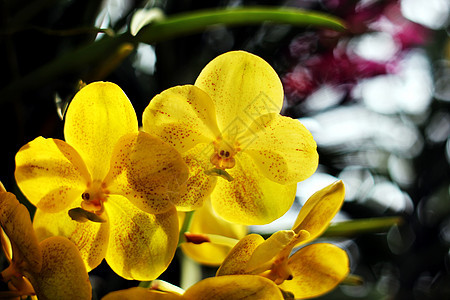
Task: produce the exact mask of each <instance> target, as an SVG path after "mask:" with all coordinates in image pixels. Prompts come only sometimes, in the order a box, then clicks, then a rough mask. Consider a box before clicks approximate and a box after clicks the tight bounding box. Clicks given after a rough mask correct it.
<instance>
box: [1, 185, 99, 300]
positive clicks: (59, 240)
mask: <svg viewBox="0 0 450 300" xmlns="http://www.w3.org/2000/svg"><path fill="white" fill-rule="evenodd" d="M0 224H1V228H2V231H1V244H2V246H3V248H4V249H5V250H6V251H5V254H6V257H7V258H8V260H9V261H10V265H9V266H8V268H6V269H5V270H3V271H2V272H1V276H0V279H1V280H3V281H4V282H6V283H8V286H9V287H10V291H9V292H0V298H2V299H3V298H13V297H22V296H32V295H37V296H38V298H39V300H45V299H80V300H81V299H91V297H92V288H91V284H90V282H89V277H88V274H87V271H86V267H85V266H84V263H83V260H82V259H81V255H80V253H79V251H78V249H77V248H76V246H75V245H74V244H73V243H72V242H70V241H69V240H68V239H66V238H63V237H51V238H48V239H45V240H44V241H42V242H40V243H38V240H37V238H36V235H35V233H34V230H33V226H32V224H31V219H30V215H29V213H28V210H27V209H26V207H25V206H24V205H22V204H20V203H19V201H17V198H16V196H14V194H12V193H8V192H6V191H5V190H4V187H3V186H2V185H1V183H0ZM3 230H4V231H3Z"/></svg>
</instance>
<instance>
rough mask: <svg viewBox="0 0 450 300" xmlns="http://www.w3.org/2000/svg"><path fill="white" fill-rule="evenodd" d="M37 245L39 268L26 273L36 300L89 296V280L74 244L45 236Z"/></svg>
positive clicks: (90, 295)
mask: <svg viewBox="0 0 450 300" xmlns="http://www.w3.org/2000/svg"><path fill="white" fill-rule="evenodd" d="M39 245H40V247H41V248H42V261H43V265H42V269H41V271H40V272H38V273H34V272H31V273H30V274H29V275H27V277H28V278H30V281H31V283H32V284H33V287H34V289H35V291H36V294H37V296H38V297H39V300H41V299H42V300H46V299H68V300H71V299H73V300H75V299H79V300H85V299H86V300H89V299H91V298H92V287H91V283H90V282H89V276H88V273H87V271H86V268H85V266H84V264H83V260H82V259H81V256H80V253H79V252H78V250H77V247H76V246H75V245H74V244H73V243H72V242H70V241H69V240H68V239H66V238H63V237H60V236H55V237H51V238H48V239H46V240H44V241H42V242H41V243H40V244H39Z"/></svg>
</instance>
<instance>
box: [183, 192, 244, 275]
mask: <svg viewBox="0 0 450 300" xmlns="http://www.w3.org/2000/svg"><path fill="white" fill-rule="evenodd" d="M189 232H191V233H207V234H208V233H209V234H217V235H221V236H224V237H229V238H235V239H241V238H243V237H244V236H245V235H246V234H247V227H246V226H243V225H239V224H234V223H230V222H227V221H225V220H223V219H222V218H220V217H219V216H218V215H217V214H216V213H215V212H214V211H213V210H212V208H211V204H210V202H209V201H208V202H207V203H205V204H204V205H203V207H201V208H199V209H197V210H196V211H195V214H194V217H193V220H192V224H191V228H190V230H189ZM181 248H182V249H183V252H184V253H185V254H186V255H187V256H189V257H190V258H192V259H194V260H195V261H197V262H199V263H201V264H205V265H210V266H218V265H220V264H221V263H222V261H223V260H224V259H225V257H226V256H227V255H228V253H229V252H230V251H231V248H232V247H231V246H228V245H217V244H214V243H202V244H199V245H196V244H192V243H183V244H182V245H181Z"/></svg>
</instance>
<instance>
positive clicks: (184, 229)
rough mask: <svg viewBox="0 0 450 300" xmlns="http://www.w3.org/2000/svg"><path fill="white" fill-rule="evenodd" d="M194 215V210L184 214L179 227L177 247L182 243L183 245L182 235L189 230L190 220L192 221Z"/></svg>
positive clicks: (183, 238)
mask: <svg viewBox="0 0 450 300" xmlns="http://www.w3.org/2000/svg"><path fill="white" fill-rule="evenodd" d="M194 213H195V210H193V211H188V212H186V214H185V216H184V221H183V225H182V226H181V229H180V235H179V237H178V246H180V245H181V244H182V243H184V242H185V241H186V238H185V237H184V233H185V232H188V231H189V229H190V228H191V224H192V220H193V219H194Z"/></svg>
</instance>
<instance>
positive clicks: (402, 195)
mask: <svg viewBox="0 0 450 300" xmlns="http://www.w3.org/2000/svg"><path fill="white" fill-rule="evenodd" d="M248 5H270V6H282V7H285V6H287V7H297V8H304V9H308V10H315V11H321V12H325V13H328V14H331V15H334V16H337V17H339V18H342V19H343V20H344V21H345V24H346V26H347V30H346V31H342V32H337V31H333V30H330V29H324V28H317V27H312V26H303V27H298V26H291V25H286V24H273V23H271V22H263V23H261V24H258V25H252V26H237V27H227V26H225V25H223V24H216V25H214V26H209V27H207V28H205V29H204V30H203V31H202V32H200V33H195V34H189V35H185V36H181V37H177V38H174V39H170V40H164V41H160V42H158V43H153V44H145V43H141V44H137V45H134V46H133V47H131V46H129V45H128V48H125V50H126V51H125V53H126V54H127V55H124V56H120V55H112V56H110V55H105V56H103V57H101V59H99V60H98V61H96V62H95V63H94V64H89V65H85V64H83V63H82V62H81V61H83V57H82V56H81V57H77V59H80V64H79V67H74V65H75V66H76V65H77V61H75V63H74V64H72V65H70V68H69V67H68V68H69V69H68V70H67V71H65V72H61V75H60V76H57V78H56V79H55V78H52V79H51V80H46V77H45V74H46V73H45V70H44V71H43V72H42V74H43V75H42V76H40V77H39V78H38V79H39V80H36V81H33V80H31V81H30V80H28V81H23V78H26V76H27V75H29V74H33V72H35V71H36V70H41V71H42V69H41V68H42V67H44V68H45V66H46V65H47V64H49V63H50V62H52V61H53V60H54V59H56V58H58V57H60V56H61V55H66V54H67V53H71V52H72V51H74V50H76V49H78V48H80V47H82V46H85V45H89V44H93V43H95V42H96V41H98V40H100V39H102V38H105V36H107V35H110V36H111V35H118V34H120V33H122V32H126V31H128V30H129V24H130V21H131V17H132V15H133V14H134V13H135V11H136V10H137V9H142V8H146V9H150V8H155V7H157V8H160V9H161V10H162V11H163V12H164V14H166V15H167V16H171V15H175V14H177V13H184V12H189V11H196V10H199V9H214V8H226V7H237V6H248ZM449 12H450V4H449V2H448V0H361V1H356V0H298V1H294V0H292V1H244V0H241V1H239V0H229V1H199V0H195V1H194V0H191V1H188V0H186V1H181V0H179V1H171V0H166V1H164V0H160V1H158V0H153V1H151V0H148V1H138V0H136V1H133V0H104V1H103V0H102V1H100V0H64V1H63V0H31V1H30V0H2V1H0V76H1V80H0V113H1V115H0V136H1V140H2V142H1V147H0V149H1V150H0V151H1V156H0V180H1V181H2V182H3V183H4V185H5V187H6V188H7V190H9V191H12V192H14V193H16V194H17V195H19V191H18V190H17V188H16V186H15V181H14V156H15V153H16V152H17V151H18V150H19V148H20V147H21V146H23V145H24V144H25V143H27V142H28V141H30V140H32V139H34V138H35V137H37V136H44V137H54V138H63V134H62V132H63V124H64V123H63V121H62V116H63V114H64V109H65V107H66V106H67V104H68V102H69V101H70V99H71V97H72V96H73V95H74V93H75V92H76V90H77V86H78V83H79V81H80V80H83V81H85V82H90V81H95V80H107V81H112V82H115V83H117V84H118V85H119V86H121V88H122V89H123V90H124V91H125V92H126V94H127V95H128V97H129V98H130V100H131V101H132V103H133V105H134V107H135V109H136V112H137V115H138V117H139V118H140V117H141V115H142V112H143V110H144V108H145V107H146V105H147V104H148V102H149V101H150V99H151V98H152V97H153V96H154V95H156V94H157V93H159V92H161V91H163V90H164V89H166V88H169V87H172V86H175V85H180V84H186V83H193V82H194V80H195V78H196V77H197V75H198V74H199V72H200V70H201V69H202V68H203V67H204V66H205V65H206V63H208V62H209V61H210V60H211V59H213V58H214V57H216V56H217V55H219V54H221V53H224V52H226V51H230V50H237V49H241V50H246V51H249V52H252V53H254V54H257V55H259V56H261V57H262V58H264V59H265V60H266V61H268V62H269V63H270V64H271V65H272V66H273V67H274V68H275V70H276V71H277V72H278V74H279V75H280V78H281V79H282V82H283V85H284V89H285V105H284V108H283V111H282V113H283V114H284V115H287V116H290V117H292V118H298V119H300V120H301V121H302V122H303V124H304V125H305V126H306V127H307V128H308V129H309V130H310V131H311V132H312V134H313V136H314V138H315V140H316V141H317V143H318V149H319V154H320V165H319V169H318V171H317V172H316V174H315V175H313V176H312V177H311V178H310V179H308V180H306V181H305V182H302V183H300V184H299V189H298V192H297V199H296V202H295V205H294V208H293V210H292V211H290V212H288V213H287V214H286V216H285V217H284V218H283V219H281V220H279V221H278V222H276V223H275V224H271V225H270V226H264V227H254V228H252V230H255V231H258V232H265V231H267V230H269V231H270V230H274V229H275V230H276V229H280V228H282V229H287V228H289V227H290V226H291V225H292V222H293V218H295V215H296V213H297V212H296V210H297V211H298V209H299V207H300V206H301V204H302V203H304V201H306V199H307V198H308V197H309V196H310V195H311V194H312V193H313V192H314V191H316V190H318V189H320V188H322V187H324V186H325V185H327V184H329V183H331V182H332V181H334V180H336V179H342V180H343V181H344V183H345V186H346V201H345V203H344V206H343V209H342V211H341V212H340V213H339V215H338V216H337V217H336V220H350V219H360V218H369V217H382V216H401V217H402V218H403V220H404V221H403V223H402V224H401V225H400V226H394V227H392V228H391V229H390V230H389V231H388V232H386V233H378V234H364V235H359V236H353V237H351V238H342V239H335V240H334V241H335V242H336V243H338V244H339V245H340V246H341V247H343V248H345V249H346V250H347V251H348V253H349V255H350V257H351V268H352V273H354V274H357V275H359V276H361V277H362V278H363V279H364V283H363V284H362V285H358V286H350V285H343V286H340V287H339V288H337V289H336V290H335V291H334V292H332V293H331V294H328V295H325V296H324V297H323V298H324V299H450V284H449V283H450V252H449V249H450V248H449V247H450V195H449V193H450V176H449V173H450V168H449V163H450V139H449V136H450V112H449V106H450V86H449V83H450V43H449V33H450V32H449ZM96 28H103V29H108V30H107V31H106V32H105V33H99V32H98V30H97V29H96ZM83 55H89V52H88V53H84V54H83ZM60 67H61V68H62V69H64V67H65V66H64V65H61V66H60ZM21 80H22V81H21ZM17 82H19V83H20V82H22V83H21V84H19V85H17ZM14 84H15V85H16V88H14V89H11V88H10V87H11V86H12V85H14ZM17 86H19V87H20V88H17ZM92 117H93V118H95V116H92ZM22 200H23V201H25V200H24V199H22ZM30 210H31V211H32V207H30ZM283 227H284V228H283ZM203 271H204V272H205V273H206V274H208V272H209V273H211V272H212V271H213V270H211V269H208V268H204V270H203ZM179 274H180V266H179V263H178V262H177V261H175V262H174V263H173V265H172V266H171V268H170V269H168V271H167V272H166V273H164V274H163V279H168V280H169V281H171V282H172V283H174V284H180V278H179ZM91 279H92V282H93V284H94V286H95V293H96V296H98V297H101V296H102V295H104V294H105V293H106V292H108V291H111V290H115V289H118V288H124V287H127V286H133V285H136V284H137V283H136V282H127V281H124V280H122V279H120V278H118V277H117V276H116V275H114V274H112V273H111V271H110V270H109V269H108V267H107V265H106V264H105V265H103V264H102V265H101V267H100V268H98V269H96V270H94V271H93V272H92V274H91Z"/></svg>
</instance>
